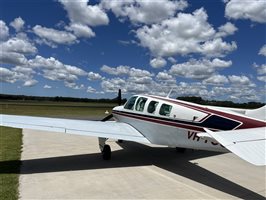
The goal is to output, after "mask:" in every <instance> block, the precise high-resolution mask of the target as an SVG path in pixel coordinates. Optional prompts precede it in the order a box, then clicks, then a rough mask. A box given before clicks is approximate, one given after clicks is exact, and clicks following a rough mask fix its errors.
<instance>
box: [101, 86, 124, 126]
mask: <svg viewBox="0 0 266 200" xmlns="http://www.w3.org/2000/svg"><path fill="white" fill-rule="evenodd" d="M116 100H117V104H118V105H119V106H121V104H122V95H121V89H119V90H118V96H117V97H116ZM112 117H113V114H110V115H107V116H106V117H105V118H103V119H102V120H101V121H102V122H105V121H108V120H109V119H111V118H112Z"/></svg>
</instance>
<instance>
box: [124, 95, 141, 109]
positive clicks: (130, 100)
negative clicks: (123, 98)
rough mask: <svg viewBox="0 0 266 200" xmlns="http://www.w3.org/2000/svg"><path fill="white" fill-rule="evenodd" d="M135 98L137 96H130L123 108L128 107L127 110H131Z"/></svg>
mask: <svg viewBox="0 0 266 200" xmlns="http://www.w3.org/2000/svg"><path fill="white" fill-rule="evenodd" d="M137 98H138V97H137V96H134V97H131V98H130V99H129V100H128V101H127V103H126V105H125V106H124V108H125V109H129V110H133V108H134V104H135V101H136V99H137Z"/></svg>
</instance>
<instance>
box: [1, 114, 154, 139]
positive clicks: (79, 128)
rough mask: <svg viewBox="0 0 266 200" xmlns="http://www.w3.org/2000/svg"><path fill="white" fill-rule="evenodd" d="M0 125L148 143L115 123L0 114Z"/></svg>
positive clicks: (133, 130)
mask: <svg viewBox="0 0 266 200" xmlns="http://www.w3.org/2000/svg"><path fill="white" fill-rule="evenodd" d="M0 125H1V126H8V127H13V128H22V129H23V128H26V129H34V130H43V131H52V132H60V133H69V134H77V135H88V136H95V137H103V138H112V139H121V140H127V141H134V142H143V143H150V142H149V141H148V140H147V139H146V138H145V137H144V136H143V135H142V134H141V133H140V132H139V131H137V130H136V129H135V128H134V127H132V126H130V125H129V124H126V123H123V122H115V121H109V122H101V121H87V120H73V119H59V118H46V117H29V116H18V115H2V114H0Z"/></svg>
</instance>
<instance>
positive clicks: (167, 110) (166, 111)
mask: <svg viewBox="0 0 266 200" xmlns="http://www.w3.org/2000/svg"><path fill="white" fill-rule="evenodd" d="M171 110H172V106H170V105H168V104H162V106H161V108H160V112H159V113H160V115H163V116H170V112H171Z"/></svg>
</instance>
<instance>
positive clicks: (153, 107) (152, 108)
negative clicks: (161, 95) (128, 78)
mask: <svg viewBox="0 0 266 200" xmlns="http://www.w3.org/2000/svg"><path fill="white" fill-rule="evenodd" d="M158 104H159V102H158V101H151V102H150V103H149V106H148V109H147V111H148V113H154V112H155V110H156V107H157V105H158Z"/></svg>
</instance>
